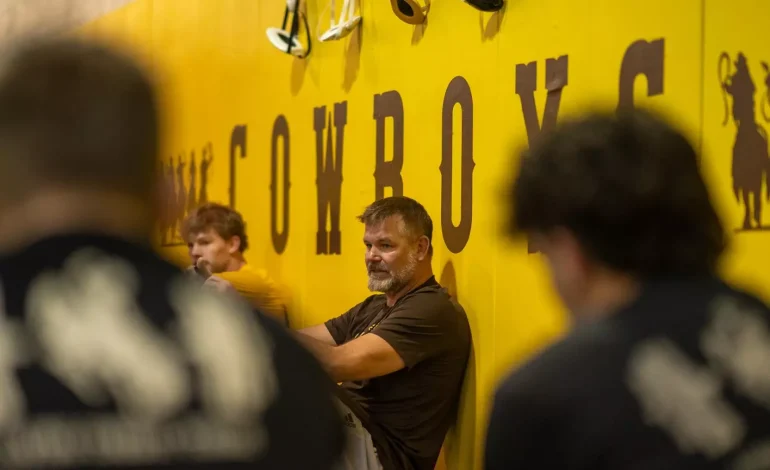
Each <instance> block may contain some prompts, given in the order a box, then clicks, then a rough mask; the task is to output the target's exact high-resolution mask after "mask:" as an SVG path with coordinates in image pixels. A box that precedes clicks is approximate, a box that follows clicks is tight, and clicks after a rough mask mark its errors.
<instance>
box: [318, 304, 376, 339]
mask: <svg viewBox="0 0 770 470" xmlns="http://www.w3.org/2000/svg"><path fill="white" fill-rule="evenodd" d="M370 299H371V298H369V299H366V300H365V301H363V302H361V303H360V304H358V305H356V306H355V307H353V308H351V309H350V310H348V311H347V312H345V313H343V314H342V315H340V316H338V317H335V318H332V319H331V320H327V321H326V322H325V323H324V325H326V329H327V330H329V333H330V334H331V335H332V338H334V342H335V343H337V345H340V344H343V343H345V342H346V341H348V339H349V336H350V328H351V324H352V323H353V318H355V316H356V315H357V314H358V312H360V311H361V309H362V308H364V307H365V306H366V304H367V303H368V302H369V301H370Z"/></svg>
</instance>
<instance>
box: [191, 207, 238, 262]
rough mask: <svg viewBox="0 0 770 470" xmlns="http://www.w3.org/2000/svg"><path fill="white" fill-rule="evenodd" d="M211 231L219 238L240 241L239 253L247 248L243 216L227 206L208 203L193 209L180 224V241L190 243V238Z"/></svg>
mask: <svg viewBox="0 0 770 470" xmlns="http://www.w3.org/2000/svg"><path fill="white" fill-rule="evenodd" d="M208 229H213V230H214V231H215V232H216V233H217V234H218V235H219V236H220V237H222V238H224V239H225V240H229V239H230V238H232V237H238V238H240V240H241V245H240V247H239V250H240V252H241V253H243V252H244V251H246V250H247V249H248V248H249V237H248V236H247V235H246V223H245V222H244V221H243V216H241V214H240V213H239V212H238V211H236V210H235V209H232V208H230V207H228V206H225V205H223V204H217V203H214V202H210V203H207V204H203V205H202V206H200V207H198V208H196V209H194V210H193V211H192V212H191V213H190V214H189V215H188V216H187V218H186V219H185V221H184V223H183V224H182V233H181V235H182V239H183V240H185V241H186V242H189V241H190V237H192V236H194V235H196V234H199V233H202V232H205V231H207V230H208Z"/></svg>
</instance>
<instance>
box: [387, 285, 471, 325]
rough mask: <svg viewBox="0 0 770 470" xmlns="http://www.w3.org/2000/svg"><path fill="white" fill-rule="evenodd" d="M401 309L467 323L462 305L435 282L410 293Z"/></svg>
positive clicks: (402, 302) (403, 301) (402, 303)
mask: <svg viewBox="0 0 770 470" xmlns="http://www.w3.org/2000/svg"><path fill="white" fill-rule="evenodd" d="M401 308H402V309H408V310H416V311H419V312H422V315H425V316H435V317H437V318H441V319H444V320H451V321H461V322H467V314H466V312H465V309H464V308H463V306H462V305H460V303H459V302H458V301H457V299H455V298H454V297H452V296H451V295H450V294H449V291H448V290H447V289H446V288H445V287H443V286H441V285H440V284H439V283H437V282H435V281H432V282H431V281H429V282H426V283H425V284H423V285H422V286H420V287H418V288H417V289H415V290H413V291H412V292H410V293H408V294H407V295H405V296H404V299H403V300H402V301H401Z"/></svg>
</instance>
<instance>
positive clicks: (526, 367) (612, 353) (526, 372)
mask: <svg viewBox="0 0 770 470" xmlns="http://www.w3.org/2000/svg"><path fill="white" fill-rule="evenodd" d="M613 330H614V327H613V326H612V325H609V324H606V323H604V322H594V323H591V324H585V325H581V326H579V327H577V328H575V329H574V330H572V331H571V332H569V333H567V334H565V335H564V336H562V337H560V338H557V339H555V340H554V341H552V342H551V343H550V344H547V345H546V346H544V347H543V348H542V349H540V350H539V351H537V352H535V353H534V354H533V355H532V357H531V358H529V359H528V360H526V361H524V362H523V363H522V364H521V365H520V366H518V367H517V368H515V369H514V370H512V371H511V372H509V373H508V375H507V376H506V377H505V378H504V379H503V381H502V382H501V384H500V386H499V388H498V393H499V394H501V395H506V394H521V393H540V394H543V396H546V395H552V396H551V398H552V399H556V398H557V397H560V398H565V399H566V398H569V397H567V396H562V395H563V392H564V391H565V390H571V393H574V394H577V393H578V392H579V389H582V388H583V384H593V385H592V386H600V385H601V382H602V380H604V379H613V378H614V375H613V373H612V371H610V369H612V368H614V367H615V363H614V361H613V360H608V359H612V358H616V359H619V356H620V354H619V350H620V349H622V348H623V347H624V346H623V342H624V339H623V338H622V337H618V336H617V335H615V334H614V333H613ZM564 371H569V373H568V374H565V373H564Z"/></svg>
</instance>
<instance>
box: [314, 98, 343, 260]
mask: <svg viewBox="0 0 770 470" xmlns="http://www.w3.org/2000/svg"><path fill="white" fill-rule="evenodd" d="M326 117H327V114H326V106H321V107H320V108H314V110H313V128H314V129H315V135H316V187H317V192H318V232H317V234H316V254H319V255H320V254H335V255H339V254H342V233H341V232H340V202H341V195H342V149H343V143H344V141H345V125H346V124H347V123H348V102H347V101H343V102H342V103H335V104H334V122H333V124H332V116H331V113H330V114H329V119H328V120H327V118H326ZM327 121H328V122H327ZM332 127H334V128H335V135H336V139H335V140H334V141H332ZM324 129H325V130H326V134H327V136H326V146H325V147H326V151H325V152H324V137H323V134H324ZM332 142H333V143H332ZM324 156H325V157H324ZM327 217H331V230H329V231H327V230H326V222H327V220H328V219H327Z"/></svg>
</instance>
